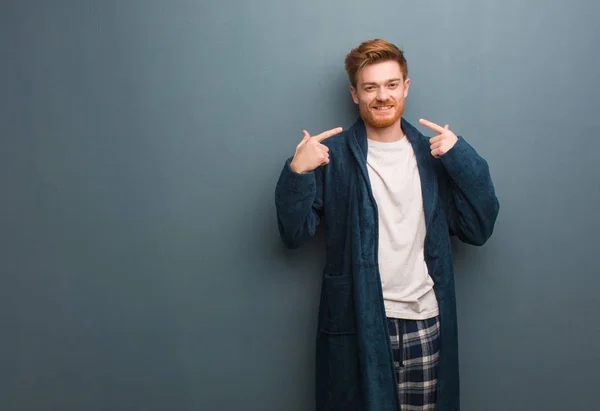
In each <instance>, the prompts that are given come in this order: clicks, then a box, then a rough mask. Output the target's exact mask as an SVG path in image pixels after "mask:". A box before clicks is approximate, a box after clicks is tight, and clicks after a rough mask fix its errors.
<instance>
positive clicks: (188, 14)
mask: <svg viewBox="0 0 600 411" xmlns="http://www.w3.org/2000/svg"><path fill="white" fill-rule="evenodd" d="M598 21H600V5H599V3H598V2H595V1H592V0H589V1H584V0H579V1H572V2H568V3H567V2H561V1H558V0H551V1H548V0H536V1H528V2H524V1H517V0H503V1H500V0H485V1H477V2H475V1H466V0H454V1H442V0H432V1H389V0H374V1H372V2H364V1H363V2H358V1H356V2H350V3H349V2H347V1H341V0H330V1H324V2H320V1H317V0H308V1H306V2H295V3H290V2H282V1H275V0H255V1H252V2H242V1H237V2H232V1H222V2H218V1H217V0H202V1H199V0H198V1H191V0H187V1H184V0H177V1H171V2H167V1H159V0H144V1H142V0H127V1H116V0H113V1H108V0H107V1H100V0H88V1H74V0H72V1H69V0H55V1H53V2H41V1H38V2H34V1H16V0H15V1H6V0H5V1H3V2H2V4H1V5H0V33H1V35H0V53H1V55H0V57H1V60H0V61H1V64H0V85H1V89H0V136H1V137H0V138H1V148H0V189H1V193H2V194H1V196H2V197H1V199H2V200H1V202H0V250H1V255H0V409H2V410H15V411H17V410H19V411H20V410H27V411H29V410H61V411H75V410H78V411H79V410H86V411H94V410H112V411H117V410H144V411H149V410H180V411H183V410H207V411H208V410H215V411H218V410H241V409H243V410H248V411H251V410H260V411H269V410H272V411H280V410H286V411H308V410H311V409H313V397H312V395H313V356H314V342H313V340H314V333H315V326H316V313H317V302H318V300H317V297H318V293H319V287H320V270H321V264H322V263H323V249H322V245H323V242H322V237H318V238H316V239H315V241H313V242H312V243H311V244H310V245H308V246H307V247H305V248H303V249H300V250H297V251H294V252H289V251H286V250H284V248H283V246H282V245H281V243H280V240H279V238H278V233H277V228H276V221H275V210H274V201H273V193H274V185H275V182H276V180H277V177H278V174H279V171H280V169H281V166H282V164H283V161H284V159H285V158H286V157H287V156H289V155H291V154H292V153H293V150H294V148H295V145H296V144H297V142H298V141H299V140H300V139H301V136H302V133H301V130H302V129H303V128H306V129H308V130H309V131H310V132H313V133H317V132H320V131H323V130H325V129H329V128H332V127H335V126H343V127H348V126H349V125H351V124H352V122H353V121H354V118H355V116H356V112H355V109H354V107H353V104H352V102H351V99H350V95H349V93H348V82H347V80H346V78H345V73H344V71H343V58H344V56H345V54H346V53H347V52H348V51H349V50H350V49H351V48H352V47H354V46H356V45H357V44H358V43H359V42H361V41H362V40H365V39H368V38H375V37H383V38H385V39H388V40H390V41H393V42H395V43H397V44H398V45H399V46H401V47H402V48H404V50H405V52H406V55H407V58H408V62H409V75H410V78H411V80H412V87H411V92H410V95H409V101H408V107H407V110H406V112H405V117H406V118H407V119H408V120H409V121H411V122H413V123H414V124H416V123H417V121H418V119H419V118H421V117H426V118H428V119H430V120H432V121H435V122H439V123H442V124H445V123H448V124H450V126H451V128H452V129H453V130H454V131H455V132H457V133H460V134H462V135H464V136H465V137H467V138H468V139H469V141H470V142H471V143H472V144H473V145H474V146H475V147H476V149H477V150H478V151H479V152H480V153H481V154H482V155H483V156H484V157H486V158H487V159H488V161H489V163H490V167H491V169H492V173H493V177H494V181H495V184H496V187H497V192H498V196H499V198H500V202H501V212H500V216H499V220H498V223H497V229H496V232H495V234H494V236H493V237H492V239H491V240H490V241H489V243H488V244H486V245H485V246H484V247H482V248H477V249H476V248H472V247H467V246H463V245H461V244H458V243H457V244H455V246H456V271H457V286H458V290H457V292H458V296H457V297H458V304H459V315H460V317H459V323H460V333H461V334H460V336H461V338H460V344H461V374H462V398H463V400H462V403H463V409H464V410H467V411H480V410H486V411H495V410H498V411H499V410H502V411H504V410H512V411H520V410H523V411H525V410H528V411H530V410H546V411H552V410H556V411H558V410H566V409H571V410H575V409H578V410H579V409H586V410H590V409H596V408H595V407H597V405H596V404H597V400H596V395H597V384H598V382H599V378H598V372H597V369H598V367H600V354H599V353H600V350H599V349H600V342H599V341H600V321H599V320H598V315H597V314H598V308H597V307H598V305H597V295H598V290H599V289H600V275H599V274H600V262H599V261H598V232H599V230H600V218H598V204H599V203H600V185H599V183H598V171H597V158H598V151H599V150H600V140H599V139H598V127H599V126H598V124H599V123H598V115H597V111H598V107H599V101H598V96H599V94H600V93H599V92H600V87H599V84H598V80H597V73H598V71H599V70H600V57H599V56H598V42H599V40H600V29H599V28H598V24H597V22H598ZM419 127H420V126H419ZM421 129H422V130H423V131H425V130H424V129H423V128H421Z"/></svg>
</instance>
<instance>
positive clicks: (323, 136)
mask: <svg viewBox="0 0 600 411" xmlns="http://www.w3.org/2000/svg"><path fill="white" fill-rule="evenodd" d="M343 130H344V129H343V128H341V127H336V128H332V129H331V130H327V131H324V132H322V133H321V134H318V135H316V136H314V137H313V139H315V140H316V141H317V142H318V143H320V142H321V141H323V140H325V139H327V138H329V137H332V136H335V135H336V134H339V133H341V132H342V131H343Z"/></svg>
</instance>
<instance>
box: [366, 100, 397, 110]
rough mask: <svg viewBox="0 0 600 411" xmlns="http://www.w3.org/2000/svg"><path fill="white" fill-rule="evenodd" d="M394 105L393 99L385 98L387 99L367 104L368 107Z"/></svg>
mask: <svg viewBox="0 0 600 411" xmlns="http://www.w3.org/2000/svg"><path fill="white" fill-rule="evenodd" d="M395 105H396V103H394V101H393V100H387V101H383V102H382V101H377V102H375V103H371V104H370V105H369V107H372V108H377V107H386V106H392V107H393V106H395Z"/></svg>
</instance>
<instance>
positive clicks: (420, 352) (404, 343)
mask: <svg viewBox="0 0 600 411" xmlns="http://www.w3.org/2000/svg"><path fill="white" fill-rule="evenodd" d="M388 328H389V331H390V341H391V343H392V353H393V356H394V365H395V367H396V377H397V380H398V386H399V393H400V405H401V410H402V411H433V410H435V401H436V394H437V364H438V358H439V348H440V347H439V346H440V344H439V338H440V324H439V320H438V317H434V318H430V319H427V320H401V319H396V318H388Z"/></svg>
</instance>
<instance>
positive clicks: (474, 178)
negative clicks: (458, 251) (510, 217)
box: [440, 136, 500, 246]
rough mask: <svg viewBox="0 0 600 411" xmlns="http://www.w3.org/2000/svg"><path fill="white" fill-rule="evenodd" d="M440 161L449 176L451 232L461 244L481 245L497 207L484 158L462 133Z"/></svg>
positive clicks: (496, 215) (491, 229) (492, 226)
mask: <svg viewBox="0 0 600 411" xmlns="http://www.w3.org/2000/svg"><path fill="white" fill-rule="evenodd" d="M440 160H441V162H442V164H443V165H444V168H445V170H446V172H447V175H448V186H449V187H448V188H449V190H448V197H449V198H448V206H449V207H448V208H449V213H448V214H449V215H448V223H449V227H450V234H451V235H453V236H456V237H458V238H459V239H460V240H461V241H462V242H464V243H467V244H471V245H476V246H479V245H483V244H484V243H485V242H486V241H487V240H488V239H489V238H490V236H491V235H492V232H493V230H494V224H495V222H496V218H497V217H498V212H499V208H500V205H499V202H498V198H497V197H496V193H495V189H494V184H493V182H492V177H491V175H490V170H489V166H488V163H487V161H486V160H485V159H484V158H482V157H481V156H480V155H479V154H477V152H476V151H475V149H473V147H471V146H470V145H469V144H468V143H467V142H466V141H465V139H464V138H463V137H461V136H459V137H458V141H457V142H456V144H455V145H454V146H453V147H452V149H450V150H449V151H448V152H447V153H446V154H444V155H443V156H441V157H440Z"/></svg>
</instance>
